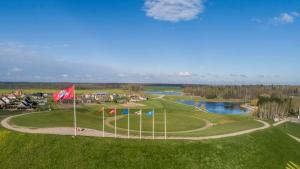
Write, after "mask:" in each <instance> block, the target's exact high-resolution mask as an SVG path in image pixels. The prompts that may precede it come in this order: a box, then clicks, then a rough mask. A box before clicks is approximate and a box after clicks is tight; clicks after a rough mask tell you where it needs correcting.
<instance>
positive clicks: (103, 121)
mask: <svg viewBox="0 0 300 169" xmlns="http://www.w3.org/2000/svg"><path fill="white" fill-rule="evenodd" d="M104 113H105V110H104V107H103V111H102V137H104V126H105V125H104V123H105V120H104Z"/></svg>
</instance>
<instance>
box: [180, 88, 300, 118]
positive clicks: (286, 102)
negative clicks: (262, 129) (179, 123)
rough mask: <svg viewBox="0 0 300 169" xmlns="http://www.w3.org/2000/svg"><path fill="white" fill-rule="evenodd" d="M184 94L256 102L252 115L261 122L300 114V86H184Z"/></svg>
mask: <svg viewBox="0 0 300 169" xmlns="http://www.w3.org/2000/svg"><path fill="white" fill-rule="evenodd" d="M183 91H184V93H185V94H188V95H194V96H201V97H205V98H207V99H214V98H222V99H245V100H248V101H250V100H258V101H257V104H256V105H255V106H257V111H255V112H254V113H253V115H254V116H255V117H257V118H259V119H263V120H274V119H283V118H285V117H287V116H293V115H299V114H300V97H299V96H300V86H279V85H270V86H267V85H252V86H250V85H248V86H246V85H245V86H206V85H203V86H201V85H198V86H196V85H194V86H185V87H184V89H183Z"/></svg>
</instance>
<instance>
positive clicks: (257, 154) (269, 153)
mask: <svg viewBox="0 0 300 169" xmlns="http://www.w3.org/2000/svg"><path fill="white" fill-rule="evenodd" d="M299 149H300V144H299V143H297V142H296V141H294V140H293V139H291V138H290V137H288V136H287V135H286V134H284V133H283V132H282V131H280V130H278V129H276V128H271V129H267V130H264V131H260V132H255V133H251V134H246V135H242V136H237V137H231V138H226V139H218V140H208V141H163V140H155V141H152V140H143V141H139V140H123V139H108V138H105V139H103V138H91V137H76V138H75V139H74V138H72V137H70V136H54V135H38V134H22V133H17V132H13V131H8V130H5V129H0V159H1V160H0V166H1V168H9V169H17V168H22V169H48V168H49V169H50V168H64V169H73V168H77V169H95V168H101V169H112V168H114V169H119V168H156V169H165V168H173V169H177V168H178V169H190V168H203V169H206V168H207V169H211V168H214V169H219V168H220V169H235V168H236V169H248V168H249V169H254V168H257V169H259V168H265V169H277V168H278V169H281V168H285V167H286V166H287V164H288V163H290V162H293V163H295V164H298V165H299V164H300V152H299V151H298V150H299Z"/></svg>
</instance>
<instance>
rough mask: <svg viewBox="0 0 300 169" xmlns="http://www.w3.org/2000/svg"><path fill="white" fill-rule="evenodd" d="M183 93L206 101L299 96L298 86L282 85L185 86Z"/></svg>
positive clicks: (299, 87) (299, 89)
mask: <svg viewBox="0 0 300 169" xmlns="http://www.w3.org/2000/svg"><path fill="white" fill-rule="evenodd" d="M183 92H184V93H186V94H189V95H194V96H202V97H206V98H208V99H213V98H217V97H220V98H224V99H257V98H258V97H259V96H261V95H264V94H267V95H270V96H272V97H279V98H282V97H287V96H300V86H283V85H240V86H211V85H187V86H184V88H183Z"/></svg>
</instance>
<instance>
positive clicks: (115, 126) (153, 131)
mask: <svg viewBox="0 0 300 169" xmlns="http://www.w3.org/2000/svg"><path fill="white" fill-rule="evenodd" d="M110 110H111V111H110V112H109V114H114V118H115V119H114V136H115V137H117V109H116V108H114V109H110ZM124 111H126V112H125V113H123V114H127V120H128V121H127V138H130V109H127V110H126V109H125V110H123V112H124ZM135 114H137V115H139V116H140V119H139V126H140V127H139V129H140V130H139V138H140V139H142V132H143V131H142V126H143V125H142V121H143V119H142V117H143V110H142V109H140V110H139V111H137V112H135ZM147 115H151V116H152V138H153V139H154V138H155V111H154V109H152V111H150V112H148V113H147ZM164 124H165V125H164V137H165V139H167V111H166V110H164ZM102 137H105V108H104V107H103V108H102Z"/></svg>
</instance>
